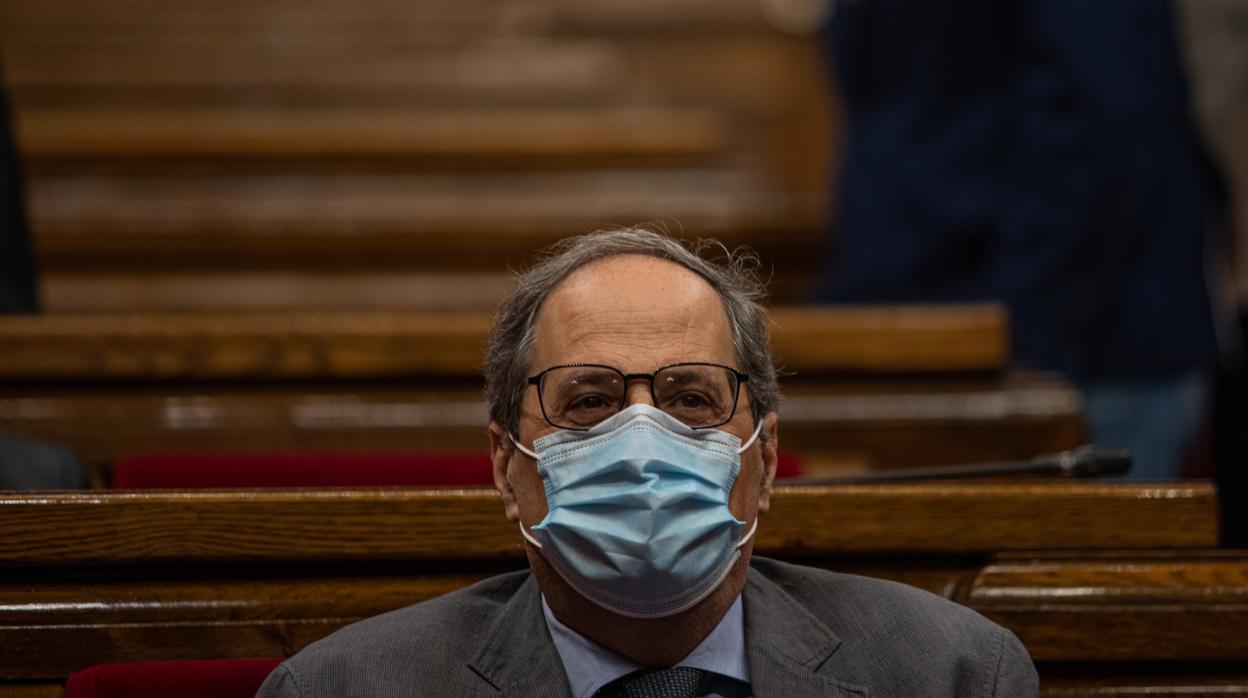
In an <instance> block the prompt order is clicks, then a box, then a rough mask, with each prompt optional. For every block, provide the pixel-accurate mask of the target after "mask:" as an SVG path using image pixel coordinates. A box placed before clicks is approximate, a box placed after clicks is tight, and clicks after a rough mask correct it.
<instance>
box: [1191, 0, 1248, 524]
mask: <svg viewBox="0 0 1248 698" xmlns="http://www.w3.org/2000/svg"><path fill="white" fill-rule="evenodd" d="M1175 9H1176V11H1178V14H1179V24H1180V26H1181V28H1182V31H1181V35H1182V37H1183V39H1184V41H1183V48H1184V55H1185V57H1186V59H1187V61H1188V65H1189V66H1190V68H1191V71H1190V74H1191V76H1192V82H1193V85H1192V86H1193V90H1192V93H1193V101H1194V102H1195V104H1196V107H1197V108H1196V114H1197V116H1198V117H1199V118H1200V123H1201V125H1202V126H1203V129H1202V132H1203V133H1205V134H1207V135H1208V139H1209V147H1210V153H1211V154H1212V156H1213V157H1214V159H1215V160H1216V161H1217V162H1218V164H1219V165H1221V166H1222V167H1223V171H1224V172H1225V173H1226V178H1227V182H1228V184H1229V185H1230V186H1229V187H1228V191H1229V193H1230V195H1231V197H1230V198H1231V201H1230V203H1231V204H1232V205H1230V206H1228V213H1229V216H1228V220H1227V226H1226V227H1227V229H1228V230H1230V231H1232V234H1231V237H1232V239H1233V241H1234V245H1233V250H1234V252H1235V255H1234V263H1233V265H1232V267H1233V271H1234V274H1233V276H1234V278H1235V281H1236V284H1235V287H1236V292H1235V295H1236V297H1237V298H1238V300H1239V303H1238V306H1239V327H1240V336H1241V337H1243V336H1245V334H1246V333H1248V311H1246V309H1248V51H1245V50H1244V48H1245V47H1246V46H1248V3H1245V2H1243V0H1180V1H1179V2H1176V3H1175ZM1233 358H1237V359H1238V360H1233V361H1225V362H1224V364H1223V372H1222V376H1221V378H1220V380H1219V381H1218V391H1217V393H1218V395H1217V409H1216V412H1217V429H1216V434H1215V435H1216V437H1217V438H1216V441H1215V443H1216V449H1217V465H1218V472H1217V475H1218V494H1219V495H1220V496H1221V498H1222V533H1223V544H1224V545H1227V546H1229V547H1248V366H1246V365H1245V360H1244V353H1243V346H1242V345H1241V346H1240V352H1239V354H1238V356H1235V357H1233Z"/></svg>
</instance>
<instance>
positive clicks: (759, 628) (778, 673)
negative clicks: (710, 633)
mask: <svg viewBox="0 0 1248 698" xmlns="http://www.w3.org/2000/svg"><path fill="white" fill-rule="evenodd" d="M742 593H743V594H744V603H745V651H746V656H747V658H748V660H749V663H750V686H751V688H752V690H753V693H754V698H772V697H773V696H774V697H776V698H779V697H782V696H784V697H789V698H816V697H818V698H865V697H866V696H867V689H866V688H864V687H862V686H857V685H854V684H850V683H846V682H844V681H839V680H837V679H836V678H835V677H834V676H832V675H830V672H828V671H826V670H825V669H824V666H825V664H826V663H827V660H828V658H829V657H831V656H832V654H833V653H834V652H836V649H837V648H838V647H839V646H840V644H841V640H840V638H838V637H837V636H836V635H835V634H834V633H833V632H832V631H831V630H830V629H829V628H828V627H827V626H826V625H824V624H823V623H822V622H820V621H819V619H818V618H815V617H814V616H813V615H811V614H810V612H808V611H807V610H806V609H805V608H803V607H802V606H801V604H799V603H798V602H797V601H795V600H794V599H793V597H791V596H789V595H788V594H787V593H785V592H784V590H783V589H781V588H780V587H779V586H778V585H777V584H775V583H774V582H772V581H770V580H769V579H767V578H766V577H764V576H763V575H762V574H760V573H759V572H758V571H757V570H754V569H750V576H749V579H748V580H747V581H746V584H745V590H744V591H743V592H742Z"/></svg>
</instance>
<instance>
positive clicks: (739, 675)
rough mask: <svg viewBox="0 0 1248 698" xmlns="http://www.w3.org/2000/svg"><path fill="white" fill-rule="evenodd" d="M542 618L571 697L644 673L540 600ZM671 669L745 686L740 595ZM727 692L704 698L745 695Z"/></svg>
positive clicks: (747, 678)
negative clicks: (686, 669)
mask: <svg viewBox="0 0 1248 698" xmlns="http://www.w3.org/2000/svg"><path fill="white" fill-rule="evenodd" d="M542 613H543V614H544V615H545V616H546V626H547V627H548V628H549V629H550V637H551V639H552V640H554V642H555V650H557V651H558V652H559V659H561V660H562V661H563V670H564V673H566V674H567V676H568V686H569V687H570V688H571V689H572V698H591V696H593V695H594V693H595V692H596V691H598V689H600V688H602V687H603V686H605V685H607V684H609V683H611V682H612V681H614V680H616V679H618V678H620V677H621V676H624V675H625V674H631V673H633V672H634V671H637V670H638V669H645V668H646V667H644V666H642V665H640V664H638V663H637V662H634V661H633V660H631V659H629V658H628V657H625V656H624V655H622V654H620V653H618V652H615V651H613V650H609V649H607V648H606V647H603V646H602V645H599V644H598V643H596V642H594V641H593V640H590V639H588V638H586V637H584V636H582V635H581V634H580V633H578V632H576V631H575V630H573V629H572V628H569V627H568V626H566V625H564V624H563V623H560V622H559V620H558V619H557V618H555V614H553V613H551V611H550V606H547V605H546V597H544V596H543V597H542ZM673 666H687V667H693V668H695V669H701V670H703V671H707V672H711V673H713V674H719V675H720V676H726V677H729V678H731V679H736V680H737V681H741V682H743V683H745V684H748V683H749V681H750V670H749V665H748V664H747V662H746V658H745V612H744V611H743V609H742V607H741V597H740V596H738V597H737V600H736V601H734V602H733V604H732V606H730V607H729V608H728V612H727V613H725V614H724V617H723V618H722V619H720V621H719V625H716V626H715V629H714V630H712V631H711V633H710V634H709V635H707V636H706V638H704V639H703V640H702V643H701V644H699V645H698V646H697V647H695V648H693V651H692V652H690V653H689V654H688V655H686V656H685V658H684V659H682V660H680V661H679V662H676V664H674V665H673ZM732 688H735V689H738V690H734V691H731V693H720V692H711V693H707V694H706V695H705V698H738V697H739V696H745V695H749V690H748V688H746V687H745V686H742V685H740V684H737V685H735V686H732Z"/></svg>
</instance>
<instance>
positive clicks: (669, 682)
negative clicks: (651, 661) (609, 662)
mask: <svg viewBox="0 0 1248 698" xmlns="http://www.w3.org/2000/svg"><path fill="white" fill-rule="evenodd" d="M705 674H706V672H705V671H702V670H701V669H694V668H693V667H687V666H677V667H672V668H670V669H642V670H641V671H634V672H633V673H631V674H628V675H626V676H621V677H620V678H618V679H616V680H615V681H612V682H611V683H609V684H607V685H606V686H603V687H602V688H601V689H599V690H598V692H597V693H595V694H594V696H595V698H696V696H697V695H698V686H699V685H700V684H701V683H702V677H703V676H704V675H705Z"/></svg>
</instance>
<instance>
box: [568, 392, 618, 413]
mask: <svg viewBox="0 0 1248 698" xmlns="http://www.w3.org/2000/svg"><path fill="white" fill-rule="evenodd" d="M612 404H613V403H612V402H611V401H608V400H607V398H606V397H605V396H603V395H582V396H580V397H579V398H577V399H576V400H573V401H572V404H571V405H568V409H570V410H600V409H603V408H604V407H609V406H611V405H612Z"/></svg>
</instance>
